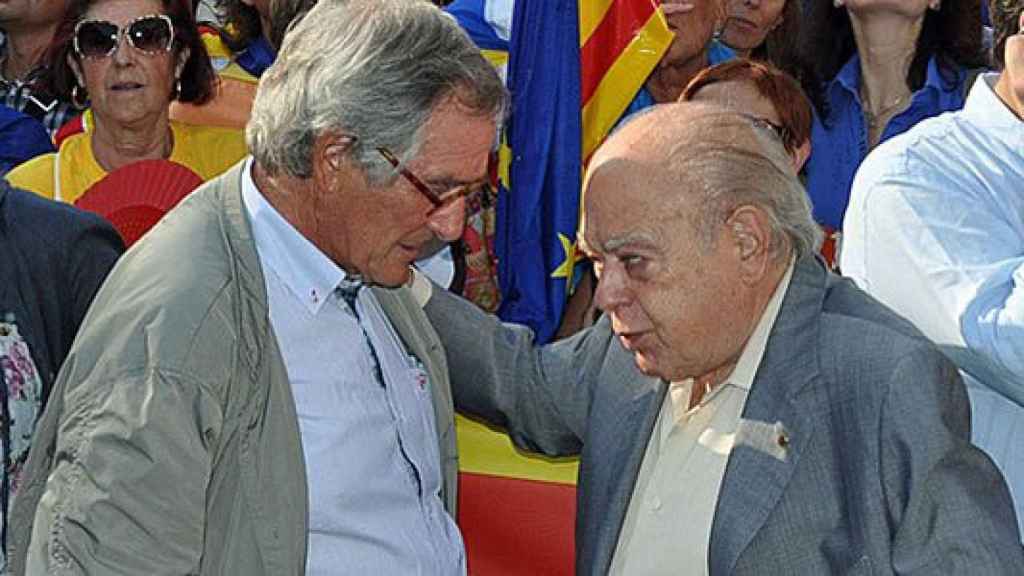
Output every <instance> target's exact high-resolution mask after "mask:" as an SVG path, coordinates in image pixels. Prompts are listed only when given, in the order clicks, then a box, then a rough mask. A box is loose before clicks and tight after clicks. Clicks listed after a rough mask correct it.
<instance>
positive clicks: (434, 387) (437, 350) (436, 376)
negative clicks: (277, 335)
mask: <svg viewBox="0 0 1024 576" xmlns="http://www.w3.org/2000/svg"><path fill="white" fill-rule="evenodd" d="M435 289H439V288H437V287H435ZM373 294H374V296H376V298H377V301H378V302H379V303H380V306H381V309H383V310H384V314H385V315H386V316H387V318H388V321H389V322H391V326H392V327H393V328H394V329H395V332H396V333H397V334H398V337H399V338H401V340H402V343H403V344H405V347H406V350H407V351H408V352H409V353H410V354H412V355H414V356H416V358H418V359H419V360H420V362H422V363H423V366H424V368H425V369H426V370H427V373H428V375H429V377H430V396H431V402H432V404H433V406H434V427H435V431H436V432H437V442H438V448H439V450H440V455H441V469H442V474H443V476H444V488H443V496H444V502H445V507H446V509H447V510H448V512H449V513H450V514H451V515H452V516H453V517H454V516H455V513H456V509H457V508H456V507H457V505H458V453H457V448H456V443H455V408H454V405H453V404H452V391H451V383H450V382H449V379H448V364H447V361H446V360H445V356H444V349H443V348H442V347H441V340H440V338H438V336H437V333H436V332H434V328H433V326H431V324H430V321H429V320H428V319H427V316H426V314H424V312H423V309H422V308H420V306H419V305H418V304H417V303H416V301H415V299H414V298H413V296H412V294H411V293H410V291H409V289H408V288H404V287H402V288H395V289H387V288H381V287H374V288H373Z"/></svg>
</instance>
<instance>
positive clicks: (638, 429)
mask: <svg viewBox="0 0 1024 576" xmlns="http://www.w3.org/2000/svg"><path fill="white" fill-rule="evenodd" d="M606 362H607V363H608V366H607V367H606V369H605V370H604V373H605V374H606V376H604V377H603V381H602V383H601V391H600V395H601V396H603V398H598V399H595V401H594V403H593V405H592V409H593V410H594V412H593V413H592V414H591V416H590V418H589V422H590V423H589V424H588V427H589V428H590V430H589V434H588V437H589V440H588V442H587V443H586V444H585V445H584V455H583V458H582V459H581V466H582V468H581V470H580V478H581V479H585V480H581V482H580V485H581V486H585V490H586V493H585V494H583V495H582V496H583V498H582V502H581V503H580V504H581V505H580V507H579V508H580V510H579V514H578V518H577V523H578V526H579V527H580V528H581V529H582V530H583V532H582V538H581V541H580V542H579V543H578V544H577V552H578V558H577V562H578V564H579V566H578V567H577V573H578V574H607V573H608V570H609V568H610V566H611V562H612V556H613V555H614V553H615V548H616V546H617V544H618V541H619V534H620V533H621V531H622V524H623V522H624V521H625V518H626V511H627V510H628V509H629V502H630V500H631V499H632V497H633V488H634V486H635V484H636V479H637V476H638V475H639V473H640V464H641V463H642V462H643V458H644V453H645V452H646V450H647V441H648V439H650V437H651V433H652V431H653V430H654V424H655V421H656V420H657V417H658V411H659V410H660V408H661V404H662V402H663V401H664V399H665V393H666V392H667V391H668V386H667V384H666V383H665V382H663V381H661V380H658V379H656V378H649V377H645V376H642V375H640V373H639V371H638V370H637V369H636V366H635V365H634V362H633V355H632V354H631V353H629V352H628V351H627V350H625V349H624V348H622V346H621V344H619V342H618V341H617V340H613V341H612V342H611V343H610V345H609V349H608V356H607V358H606ZM624 387H625V388H627V393H625V394H623V392H622V389H623V388H624Z"/></svg>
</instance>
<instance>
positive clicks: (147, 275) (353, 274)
mask: <svg viewBox="0 0 1024 576" xmlns="http://www.w3.org/2000/svg"><path fill="white" fill-rule="evenodd" d="M504 106H505V90H504V88H503V86H502V85H501V82H500V80H499V79H498V77H497V74H496V73H495V72H494V70H493V68H492V67H491V66H490V65H489V64H488V63H487V61H486V60H484V59H483V57H482V56H481V55H480V53H479V51H478V50H477V49H476V47H475V46H473V45H472V44H471V43H470V42H469V40H468V38H466V36H465V34H464V33H463V32H462V31H461V29H459V28H458V26H457V25H456V24H455V22H454V21H453V20H452V19H451V18H449V17H447V16H445V15H444V14H443V13H442V12H441V11H440V10H439V9H438V8H437V7H436V6H433V5H431V4H429V3H427V2H420V1H412V0H347V1H326V0H325V1H322V2H319V3H318V4H317V5H316V6H315V7H314V8H313V9H312V10H311V11H310V12H309V14H308V15H307V16H306V17H305V18H303V19H302V20H301V22H300V23H299V24H297V25H296V26H295V27H294V28H293V29H292V31H291V32H290V33H289V35H288V37H287V38H286V40H285V42H284V44H283V46H282V48H281V51H280V53H279V55H278V57H277V60H276V62H275V63H274V64H273V66H271V67H270V68H269V69H268V70H267V72H266V73H265V74H264V75H263V77H262V80H261V84H260V88H259V91H258V94H257V96H256V99H255V102H254V105H253V110H252V118H251V120H250V122H249V125H248V127H247V141H248V145H249V149H250V151H251V153H252V157H251V158H249V159H247V160H245V161H244V162H242V163H241V164H239V165H238V166H236V167H235V168H233V169H231V170H230V171H229V172H227V173H226V174H224V175H222V176H220V177H218V178H216V179H214V180H213V181H211V182H210V183H209V184H208V185H206V186H205V187H203V188H202V189H200V190H198V191H196V192H195V193H194V194H192V195H190V196H189V198H188V199H187V200H186V201H184V202H183V203H182V204H181V205H179V207H178V208H176V209H175V210H174V211H173V212H172V213H170V214H169V215H168V216H167V218H165V219H164V221H163V223H162V224H161V225H159V226H157V227H156V228H154V229H153V230H152V231H151V232H150V233H149V234H147V235H146V237H145V238H144V239H143V240H142V241H141V242H139V243H138V244H137V245H136V249H135V251H134V252H133V255H134V256H133V257H132V258H129V259H127V260H125V261H124V265H123V266H122V267H120V268H118V270H119V272H118V273H115V274H113V275H111V276H110V277H109V278H108V282H107V283H106V284H105V285H104V287H103V289H101V293H100V294H99V295H98V297H97V300H96V301H95V305H94V306H93V308H91V312H92V314H91V315H89V316H88V318H87V319H86V321H85V322H84V324H83V327H82V330H81V332H80V333H79V335H80V338H79V339H78V340H77V341H76V344H77V346H76V347H74V348H73V349H72V351H71V356H72V357H73V358H72V359H71V360H69V361H68V362H67V363H66V364H65V368H66V369H65V370H64V371H63V372H62V373H61V377H60V378H59V379H58V383H57V384H56V389H55V392H54V394H53V396H52V397H51V404H50V405H49V406H48V410H47V413H46V414H47V417H46V418H44V420H43V422H41V423H40V426H39V434H40V435H39V436H37V440H38V442H37V443H36V444H35V445H34V446H33V450H34V452H33V454H34V455H33V456H31V457H30V463H29V464H28V465H27V467H26V470H27V471H26V473H25V474H26V480H25V487H24V492H22V493H21V494H20V496H19V503H18V504H17V506H19V507H18V508H17V510H16V512H15V514H16V517H17V518H18V519H19V522H20V524H18V525H17V526H16V527H15V529H16V531H17V532H18V534H19V536H18V541H17V542H16V543H15V545H14V548H15V549H16V550H17V551H18V552H17V553H16V554H15V555H14V562H15V573H20V570H21V569H23V568H22V563H23V562H25V557H24V546H25V544H26V542H25V541H26V540H27V538H28V535H29V534H31V544H30V545H29V546H28V557H27V572H28V573H32V574H44V573H45V574H56V573H69V574H70V573H74V574H79V573H85V574H114V573H117V574H202V575H214V574H216V575H220V574H232V575H236V574H237V575H245V576H282V575H283V576H289V575H301V574H310V575H333V574H339V575H340V574H373V575H382V576H383V575H391V574H438V575H452V576H459V575H461V574H465V572H466V563H465V552H464V547H463V542H462V539H461V536H460V534H459V530H458V528H457V527H456V525H455V521H454V517H455V510H454V507H455V502H456V498H457V495H456V485H455V482H456V472H457V470H456V462H457V459H456V454H455V430H454V418H453V411H452V400H451V393H450V390H449V385H448V375H447V370H446V367H445V363H444V358H443V355H442V353H441V350H440V347H439V344H438V341H437V336H436V334H435V333H434V332H433V329H432V328H431V327H430V325H429V322H428V321H427V319H426V318H425V316H424V315H423V312H422V310H420V308H419V307H418V306H416V304H415V302H414V301H413V300H412V298H411V296H410V295H409V292H408V289H407V288H405V284H406V282H407V280H408V279H409V275H410V265H411V264H412V262H413V261H414V260H415V258H416V257H417V255H418V254H419V252H420V250H421V248H422V247H423V246H424V245H426V244H427V243H429V242H431V241H432V239H434V238H435V237H436V238H440V239H442V240H451V239H452V238H454V237H457V236H458V235H459V234H460V233H461V228H462V224H463V222H462V219H463V213H464V203H465V200H464V197H465V195H466V194H468V193H472V192H474V191H475V190H476V189H477V188H478V187H479V186H481V185H482V183H483V182H485V180H486V177H487V163H488V157H489V154H490V150H491V147H492V144H493V142H494V141H495V133H496V126H497V121H498V119H500V118H501V116H502V114H503V113H504ZM21 496H24V497H25V499H24V501H22V499H21ZM35 502H38V503H39V504H38V507H37V508H36V507H35ZM33 512H34V514H33ZM33 517H34V523H33V522H32V520H33Z"/></svg>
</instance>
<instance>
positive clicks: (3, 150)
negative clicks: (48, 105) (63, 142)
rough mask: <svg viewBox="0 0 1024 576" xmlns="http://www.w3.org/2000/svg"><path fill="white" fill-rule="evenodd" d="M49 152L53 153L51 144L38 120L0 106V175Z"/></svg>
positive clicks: (48, 136)
mask: <svg viewBox="0 0 1024 576" xmlns="http://www.w3.org/2000/svg"><path fill="white" fill-rule="evenodd" d="M49 152H53V143H52V142H50V135H49V134H47V132H46V128H45V127H43V125H42V124H41V123H40V122H39V121H38V120H36V119H35V118H32V117H31V116H28V115H27V114H24V113H22V112H18V111H17V110H15V109H14V108H10V107H8V106H0V175H3V174H6V173H7V172H8V171H9V170H10V169H11V168H14V167H15V166H17V165H18V164H21V163H22V162H25V161H26V160H31V159H32V158H35V157H36V156H39V155H40V154H47V153H49Z"/></svg>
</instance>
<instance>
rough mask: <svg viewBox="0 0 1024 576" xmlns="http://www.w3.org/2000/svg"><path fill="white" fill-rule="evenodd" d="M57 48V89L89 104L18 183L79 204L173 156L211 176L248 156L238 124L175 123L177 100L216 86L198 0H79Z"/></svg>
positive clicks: (18, 174)
mask: <svg viewBox="0 0 1024 576" xmlns="http://www.w3.org/2000/svg"><path fill="white" fill-rule="evenodd" d="M49 54H50V59H51V62H50V71H51V77H50V79H49V80H50V83H51V84H52V86H53V89H54V91H55V92H56V93H58V94H65V95H67V96H68V97H69V98H71V100H72V101H73V102H75V103H76V105H77V106H79V107H82V108H85V107H86V106H87V105H88V106H89V110H88V111H87V112H86V113H85V114H83V116H82V118H81V120H78V121H74V122H72V123H69V124H68V125H65V127H64V128H62V129H61V131H60V132H59V133H58V135H57V137H56V140H57V144H58V146H59V148H58V151H57V152H56V153H55V154H47V155H44V156H40V157H37V158H35V159H33V160H30V161H29V162H26V163H25V164H22V165H21V166H19V167H17V168H15V169H14V170H12V171H11V172H10V173H9V174H8V180H9V181H10V182H11V183H12V184H13V185H15V186H18V187H21V188H25V189H28V190H31V191H33V192H36V193H37V194H40V195H43V196H47V197H50V198H54V199H57V200H62V201H64V202H70V203H74V202H75V201H76V200H78V199H79V197H80V196H82V195H83V194H84V193H85V192H86V191H88V190H89V189H90V188H91V187H92V186H93V185H94V184H96V183H97V182H99V181H100V180H102V179H103V178H104V177H106V176H107V174H108V173H110V172H113V171H115V170H117V169H119V168H123V167H125V166H128V165H131V164H134V163H136V162H139V161H143V160H169V161H171V162H175V163H177V164H180V165H183V166H185V167H186V168H189V169H190V170H191V171H192V172H194V173H195V174H196V175H197V176H198V177H199V179H201V180H203V181H205V180H208V179H210V178H212V177H214V176H216V175H218V174H220V173H221V172H223V171H224V170H225V169H227V168H228V167H229V166H231V165H232V164H234V163H235V162H237V161H238V160H240V159H241V158H242V156H243V155H244V154H245V142H244V138H243V134H242V133H241V132H240V131H238V130H228V129H223V128H213V127H205V126H194V125H187V124H182V123H178V122H174V121H170V120H169V119H168V106H169V104H170V102H171V101H173V100H179V101H182V102H192V103H197V104H201V103H202V102H204V101H206V100H208V99H209V98H210V97H211V93H212V91H213V88H212V86H213V81H214V73H213V70H212V68H211V67H210V62H209V57H208V56H207V54H206V51H205V49H204V48H203V44H202V42H201V41H200V39H199V32H198V30H197V28H196V25H195V20H194V18H193V15H192V9H191V5H190V3H189V2H188V0H73V1H72V2H71V4H70V6H69V9H68V12H67V15H66V16H65V20H64V22H62V24H61V25H60V27H59V28H58V30H57V33H56V35H55V37H54V43H53V45H52V46H51V48H50V51H49ZM159 192H160V191H159V190H145V189H141V190H138V191H137V192H133V193H137V194H143V195H144V194H147V193H152V194H157V193H159Z"/></svg>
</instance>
